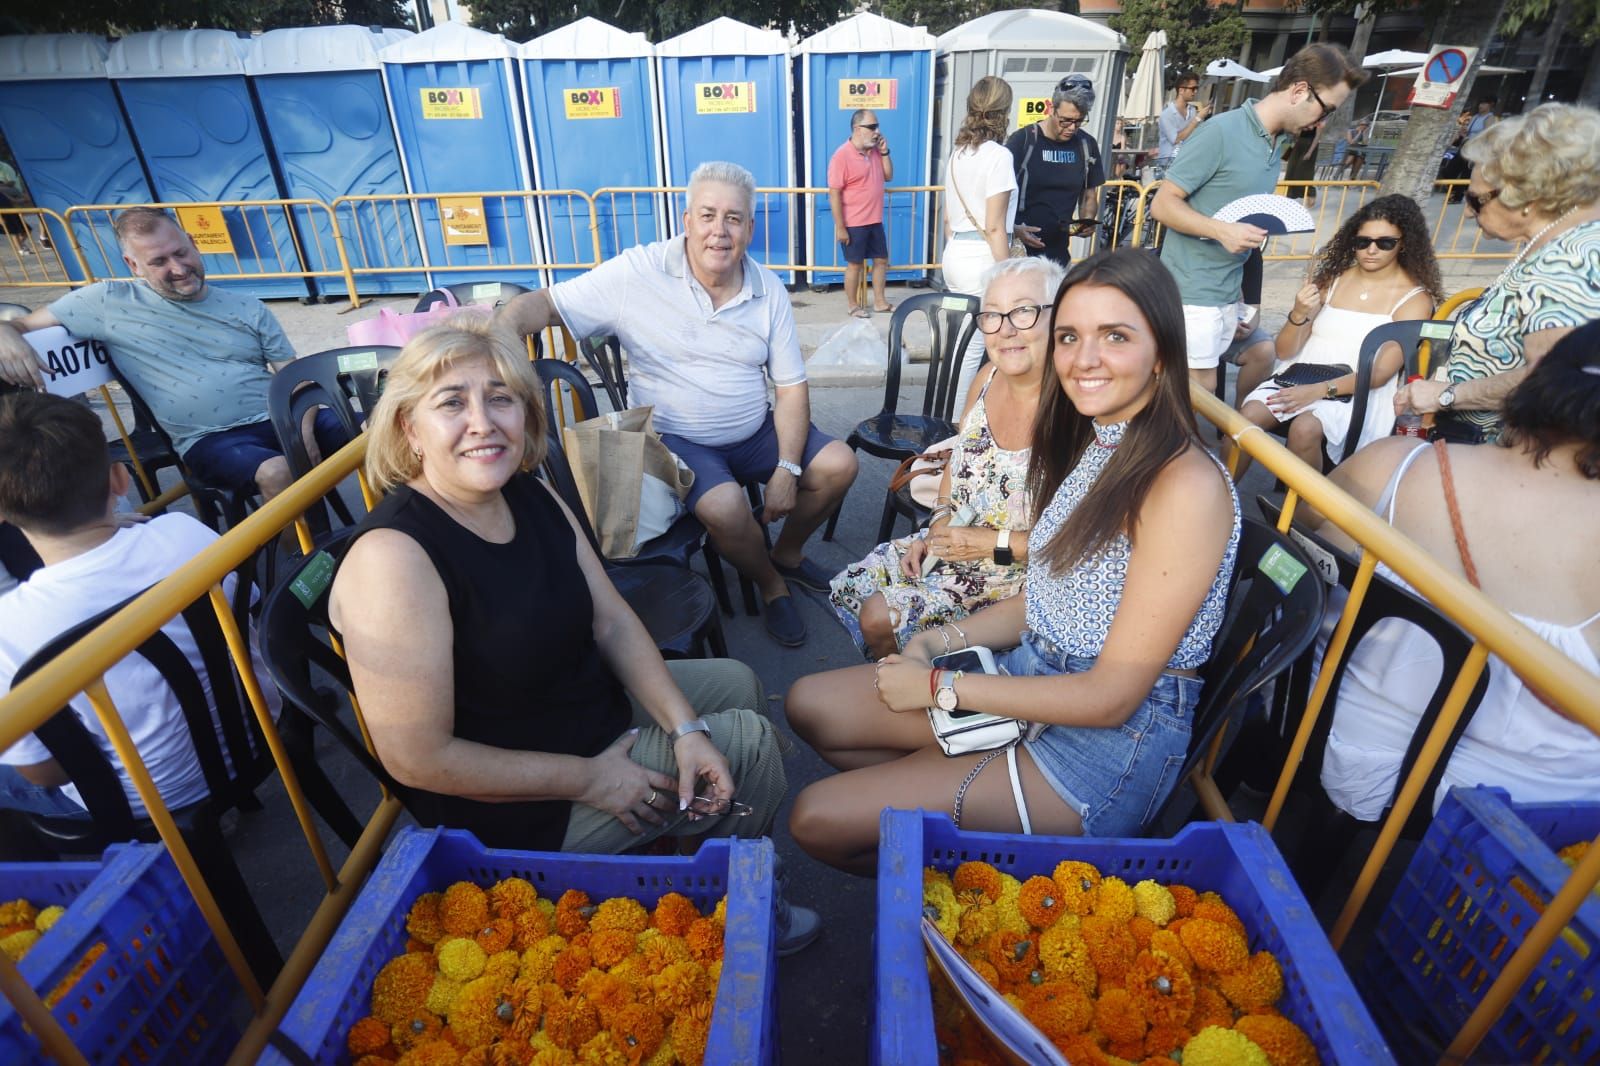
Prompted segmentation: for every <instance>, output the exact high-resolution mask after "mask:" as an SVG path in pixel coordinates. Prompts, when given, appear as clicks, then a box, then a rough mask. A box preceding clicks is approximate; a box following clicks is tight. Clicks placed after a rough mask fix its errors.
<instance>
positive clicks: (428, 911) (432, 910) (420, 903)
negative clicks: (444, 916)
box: [406, 892, 444, 946]
mask: <svg viewBox="0 0 1600 1066" xmlns="http://www.w3.org/2000/svg"><path fill="white" fill-rule="evenodd" d="M442 899H444V893H443V892H424V893H423V894H422V895H420V896H418V897H417V898H416V901H415V902H413V903H412V904H411V910H409V911H407V912H406V932H407V933H408V934H410V935H411V937H412V938H413V939H415V940H420V941H422V942H423V943H424V944H428V945H430V946H431V945H432V944H433V943H434V941H436V940H438V939H439V938H440V937H441V936H443V935H444V926H443V925H441V924H440V922H439V901H440V900H442Z"/></svg>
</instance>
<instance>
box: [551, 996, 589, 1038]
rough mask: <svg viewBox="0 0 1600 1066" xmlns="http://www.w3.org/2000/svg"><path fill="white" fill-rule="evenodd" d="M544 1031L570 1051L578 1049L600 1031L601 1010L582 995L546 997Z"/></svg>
mask: <svg viewBox="0 0 1600 1066" xmlns="http://www.w3.org/2000/svg"><path fill="white" fill-rule="evenodd" d="M544 1031H545V1032H546V1033H548V1034H549V1036H550V1039H551V1040H553V1041H555V1043H556V1044H557V1045H559V1046H560V1047H564V1048H566V1049H567V1050H568V1051H577V1050H578V1049H579V1048H581V1047H582V1046H583V1045H584V1044H587V1043H588V1042H589V1040H590V1039H591V1038H592V1037H593V1036H594V1034H596V1033H598V1032H599V1031H600V1011H599V1010H598V1009H596V1007H595V1005H594V1004H593V1003H590V1002H589V1001H588V1000H587V999H585V998H583V997H582V996H563V997H561V998H560V999H554V1000H553V1001H552V999H546V1001H545V1005H544Z"/></svg>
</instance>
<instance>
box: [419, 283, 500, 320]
mask: <svg viewBox="0 0 1600 1066" xmlns="http://www.w3.org/2000/svg"><path fill="white" fill-rule="evenodd" d="M527 291H528V288H527V286H525V285H518V284H517V283H515V282H512V281H463V282H458V283H457V284H455V285H441V286H439V287H438V288H437V289H434V290H432V291H431V292H425V293H423V294H422V296H421V298H420V299H418V300H417V306H416V307H414V308H412V309H411V310H412V313H413V314H415V313H416V312H418V311H431V310H433V309H434V308H435V307H438V306H439V305H441V304H448V303H449V302H450V300H449V298H448V297H446V296H445V293H447V292H448V293H449V294H450V295H451V296H454V297H455V298H456V303H458V304H461V305H463V306H465V305H466V304H493V305H494V306H495V307H499V306H500V305H501V304H503V303H505V302H506V301H507V300H509V299H511V298H512V297H513V296H520V295H522V294H523V293H525V292H527Z"/></svg>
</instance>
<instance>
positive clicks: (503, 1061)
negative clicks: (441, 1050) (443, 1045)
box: [461, 1041, 533, 1066]
mask: <svg viewBox="0 0 1600 1066" xmlns="http://www.w3.org/2000/svg"><path fill="white" fill-rule="evenodd" d="M523 1050H524V1049H523V1048H521V1047H519V1046H518V1045H517V1044H513V1043H511V1042H510V1041H501V1042H500V1043H498V1044H489V1045H487V1046H485V1047H475V1048H468V1049H467V1050H466V1051H463V1052H462V1053H461V1066H524V1064H525V1063H527V1062H528V1060H530V1059H532V1058H533V1048H531V1047H530V1048H527V1049H526V1050H527V1054H526V1055H523V1054H521V1052H522V1051H523Z"/></svg>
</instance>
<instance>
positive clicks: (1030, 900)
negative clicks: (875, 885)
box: [923, 877, 1066, 929]
mask: <svg viewBox="0 0 1600 1066" xmlns="http://www.w3.org/2000/svg"><path fill="white" fill-rule="evenodd" d="M923 898H924V899H926V898H927V892H926V890H924V892H923ZM1017 908H1018V909H1019V910H1021V911H1022V916H1023V917H1024V918H1026V919H1027V920H1028V924H1030V925H1032V926H1033V927H1034V928H1036V929H1048V928H1050V926H1052V925H1054V924H1055V921H1056V919H1057V918H1059V917H1061V916H1062V915H1063V914H1064V913H1066V908H1065V907H1064V906H1062V903H1061V890H1060V889H1058V888H1056V883H1055V880H1054V879H1053V878H1049V877H1030V878H1028V879H1027V880H1026V881H1025V882H1023V884H1022V888H1021V889H1020V890H1019V891H1018V893H1017Z"/></svg>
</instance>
